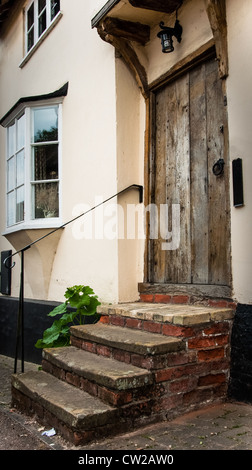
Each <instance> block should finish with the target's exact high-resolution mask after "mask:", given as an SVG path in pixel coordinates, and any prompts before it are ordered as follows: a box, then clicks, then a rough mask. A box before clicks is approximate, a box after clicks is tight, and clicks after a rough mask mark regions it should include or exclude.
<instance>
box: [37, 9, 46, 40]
mask: <svg viewBox="0 0 252 470" xmlns="http://www.w3.org/2000/svg"><path fill="white" fill-rule="evenodd" d="M45 30H46V10H44V11H43V13H41V15H40V17H39V36H41V34H42V33H43V32H44V31H45Z"/></svg>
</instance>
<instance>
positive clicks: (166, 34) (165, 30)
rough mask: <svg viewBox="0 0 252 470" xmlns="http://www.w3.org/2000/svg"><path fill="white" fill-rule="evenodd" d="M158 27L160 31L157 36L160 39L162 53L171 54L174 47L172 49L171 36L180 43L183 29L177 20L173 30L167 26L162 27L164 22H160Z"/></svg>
mask: <svg viewBox="0 0 252 470" xmlns="http://www.w3.org/2000/svg"><path fill="white" fill-rule="evenodd" d="M159 26H160V28H161V31H159V33H158V34H157V36H158V37H159V38H160V39H161V44H162V52H165V53H167V52H173V51H174V47H173V39H172V36H175V38H176V39H177V41H178V42H181V39H182V31H183V28H182V26H181V24H180V22H179V20H178V19H177V20H176V23H175V26H174V28H169V27H168V26H164V22H163V21H161V23H159Z"/></svg>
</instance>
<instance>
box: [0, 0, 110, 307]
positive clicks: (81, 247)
mask: <svg viewBox="0 0 252 470" xmlns="http://www.w3.org/2000/svg"><path fill="white" fill-rule="evenodd" d="M91 5H94V2H93V1H92V2H91V1H90V2H88V1H86V0H85V2H83V0H74V8H73V3H72V2H69V0H61V10H62V13H63V16H62V18H61V19H60V21H59V22H58V24H57V25H56V27H55V28H54V29H53V30H52V31H51V33H50V34H49V35H48V36H47V37H46V39H45V41H44V42H43V43H42V44H41V45H40V46H39V48H38V49H37V51H36V52H35V53H34V55H33V56H32V57H31V58H30V60H29V61H28V62H27V63H26V64H25V65H24V66H23V67H22V68H20V67H19V64H20V63H21V61H22V59H23V55H24V54H23V15H22V11H21V10H20V11H19V13H18V15H16V16H15V18H13V21H10V22H9V28H8V32H6V33H5V34H4V35H2V37H1V42H0V54H1V55H0V61H1V63H0V70H1V72H0V73H1V79H0V96H1V100H0V116H1V117H2V116H3V115H4V114H5V113H6V112H8V110H9V109H10V108H11V107H12V106H13V105H14V104H15V103H16V102H17V101H18V100H19V99H20V98H21V97H25V96H31V95H40V94H45V93H50V92H53V91H55V90H57V89H59V88H60V87H61V86H62V85H63V84H64V83H66V82H69V90H68V95H67V96H66V97H65V98H64V101H63V116H62V122H63V141H62V164H61V177H62V188H61V189H62V223H64V222H66V221H67V220H69V219H71V218H72V217H73V216H76V215H77V214H78V213H80V212H83V208H84V209H85V208H86V207H87V205H88V206H89V207H92V206H93V205H94V204H95V203H96V202H97V200H98V199H99V200H101V199H102V198H103V199H106V198H107V197H109V196H111V195H112V194H114V193H116V192H117V162H116V96H115V59H114V50H113V48H111V46H109V45H107V44H106V43H104V42H102V41H101V40H100V38H99V36H98V35H97V32H96V30H92V29H91V15H90V11H91ZM77 18H78V21H76V19H77ZM80 18H81V21H79V19H80ZM5 135H6V131H5V129H3V128H1V129H0V155H1V167H0V170H1V175H3V174H5V151H6V150H5ZM0 204H1V206H0V210H1V221H0V230H1V233H2V232H4V230H5V185H1V188H0ZM84 222H85V218H84V219H83V220H82V225H79V226H78V227H76V225H75V226H73V225H69V226H67V227H66V228H65V229H64V230H62V232H61V236H60V238H59V241H58V244H57V247H55V248H52V247H50V250H49V254H48V244H47V243H46V242H40V243H41V244H40V247H38V246H37V248H36V249H35V248H34V247H33V248H31V249H30V250H28V251H27V252H26V253H25V268H26V270H25V297H26V298H37V299H40V298H41V299H48V300H59V301H61V300H62V299H63V294H64V292H65V290H66V287H68V286H71V285H73V284H87V285H90V286H91V287H93V289H94V290H95V292H96V293H97V295H98V296H99V298H100V299H101V300H102V301H117V300H118V244H117V240H116V239H112V240H110V239H102V238H101V239H99V236H98V239H94V237H92V238H91V239H88V240H87V239H85V238H84V237H83V236H82V232H83V230H84V225H83V223H84ZM76 234H77V235H76ZM19 235H20V238H19V241H20V240H23V241H25V242H26V240H27V239H29V233H27V232H25V233H21V232H20V234H19ZM38 236H40V231H38ZM12 238H13V237H12ZM14 238H15V236H14ZM0 244H1V245H0V246H1V250H3V249H9V248H12V249H13V247H12V246H11V245H10V244H9V242H7V240H6V238H5V237H3V236H1V241H0ZM15 247H16V248H15V249H18V248H20V246H18V243H17V239H16V242H15ZM15 249H13V251H15ZM47 256H49V257H53V260H51V259H50V260H48V264H50V269H48V266H47V263H46V259H47ZM15 261H16V262H17V265H16V267H15V268H14V269H13V272H12V275H13V284H12V295H13V296H17V295H18V293H19V291H18V286H19V259H18V256H17V257H16V259H15ZM28 271H29V272H28ZM43 277H46V278H47V280H46V282H43ZM48 279H49V280H48Z"/></svg>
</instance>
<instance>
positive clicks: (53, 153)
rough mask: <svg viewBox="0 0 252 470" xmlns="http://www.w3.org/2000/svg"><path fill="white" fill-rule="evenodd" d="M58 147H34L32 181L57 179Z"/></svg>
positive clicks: (55, 145)
mask: <svg viewBox="0 0 252 470" xmlns="http://www.w3.org/2000/svg"><path fill="white" fill-rule="evenodd" d="M58 176H59V174H58V145H57V144H54V145H40V146H39V147H37V146H36V147H34V175H33V179H34V181H42V180H51V179H57V178H58Z"/></svg>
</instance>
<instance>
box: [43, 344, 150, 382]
mask: <svg viewBox="0 0 252 470" xmlns="http://www.w3.org/2000/svg"><path fill="white" fill-rule="evenodd" d="M43 359H45V360H46V361H48V362H49V363H51V364H53V365H55V366H56V367H59V368H61V369H63V370H65V371H68V372H71V373H73V374H76V375H77V376H79V377H84V378H85V379H88V380H90V381H92V382H95V383H97V384H98V385H101V386H105V387H107V388H109V389H114V390H118V391H121V390H124V391H126V390H131V389H133V388H138V387H144V386H146V385H151V384H152V383H153V376H152V374H151V373H150V372H148V371H147V370H146V369H140V368H139V367H135V366H133V365H132V364H126V363H125V362H119V361H116V360H115V359H111V358H106V357H103V356H97V355H96V354H92V353H90V352H88V351H83V350H81V349H79V348H75V347H74V346H68V347H66V348H64V347H62V348H55V349H54V348H51V349H44V350H43Z"/></svg>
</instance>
